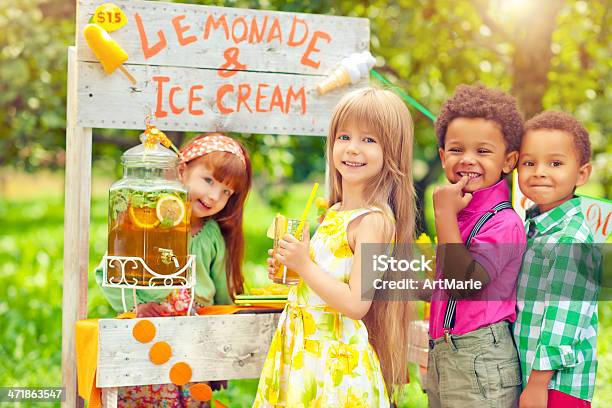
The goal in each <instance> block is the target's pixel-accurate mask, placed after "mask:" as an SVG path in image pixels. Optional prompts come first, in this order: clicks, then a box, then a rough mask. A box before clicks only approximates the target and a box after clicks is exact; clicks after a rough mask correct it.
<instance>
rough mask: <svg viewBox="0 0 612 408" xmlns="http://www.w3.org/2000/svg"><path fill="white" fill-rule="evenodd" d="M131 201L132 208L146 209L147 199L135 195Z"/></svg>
mask: <svg viewBox="0 0 612 408" xmlns="http://www.w3.org/2000/svg"><path fill="white" fill-rule="evenodd" d="M131 199H132V207H138V208H142V207H144V204H145V199H144V197H143V196H141V195H136V194H134V195H132V197H131Z"/></svg>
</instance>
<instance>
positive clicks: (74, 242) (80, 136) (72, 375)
mask: <svg viewBox="0 0 612 408" xmlns="http://www.w3.org/2000/svg"><path fill="white" fill-rule="evenodd" d="M77 69H78V67H77V64H76V50H75V49H74V47H70V48H69V50H68V100H67V109H66V114H67V118H66V181H65V183H66V184H65V186H66V187H65V205H64V284H63V292H62V386H63V387H65V390H66V391H65V393H66V400H65V401H64V402H63V403H62V406H65V407H75V406H77V401H78V397H77V376H76V354H75V333H74V330H75V323H76V321H77V320H78V319H84V318H86V317H87V276H88V259H89V209H90V195H91V143H92V133H91V128H81V127H78V125H77V124H76V110H77V107H76V103H77V101H76V90H77V84H76V81H77V74H76V70H77Z"/></svg>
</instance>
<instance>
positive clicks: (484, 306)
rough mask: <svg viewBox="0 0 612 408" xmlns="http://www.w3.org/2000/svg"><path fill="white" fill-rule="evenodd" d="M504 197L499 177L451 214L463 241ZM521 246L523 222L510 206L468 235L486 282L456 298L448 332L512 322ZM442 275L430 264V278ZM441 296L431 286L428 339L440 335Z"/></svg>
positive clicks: (507, 195) (503, 184)
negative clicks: (452, 323)
mask: <svg viewBox="0 0 612 408" xmlns="http://www.w3.org/2000/svg"><path fill="white" fill-rule="evenodd" d="M509 200H510V190H509V188H508V185H507V184H506V181H505V180H501V181H499V182H498V183H497V184H494V185H492V186H490V187H487V188H484V189H482V190H478V191H475V192H474V193H473V197H472V201H470V203H469V204H468V205H467V207H465V208H464V209H463V210H461V212H460V213H459V214H458V215H457V223H458V224H459V231H460V232H461V239H462V240H463V242H466V240H467V237H468V235H469V234H470V231H472V228H473V227H474V225H475V224H476V222H477V221H478V219H479V218H480V217H481V216H482V215H483V214H484V213H485V212H487V211H490V210H491V209H492V208H493V207H495V205H496V204H499V203H500V202H502V201H509ZM525 245H526V236H525V229H524V227H523V222H522V220H521V219H520V217H519V216H518V214H517V213H516V212H515V211H514V210H502V211H500V212H499V213H497V214H496V215H494V216H493V217H491V218H490V219H489V220H488V221H487V222H486V223H485V224H484V226H483V227H482V228H481V230H480V231H479V232H478V234H476V236H475V237H474V238H472V243H471V246H470V252H471V253H472V256H473V257H474V259H475V260H476V261H477V262H478V263H479V264H480V265H482V266H483V267H484V268H485V270H486V271H487V273H488V275H489V278H490V282H489V284H488V285H487V286H485V287H484V288H483V289H482V290H481V291H480V292H479V293H477V294H476V295H475V296H474V297H473V298H471V299H464V300H459V301H458V302H457V312H456V318H455V327H454V328H453V330H451V333H452V334H457V335H460V334H465V333H469V332H471V331H474V330H476V329H479V328H481V327H485V326H488V325H491V324H493V323H497V322H501V321H503V320H506V321H508V322H514V321H515V320H516V311H515V306H516V279H517V277H518V273H519V271H520V268H521V263H522V260H523V253H524V252H525ZM442 278H443V274H442V270H441V265H436V279H442ZM447 299H448V296H447V294H446V292H445V291H444V290H442V289H436V290H434V293H433V296H432V301H431V313H430V318H429V334H430V336H431V337H432V338H434V339H436V338H439V337H442V336H443V335H444V329H443V322H444V313H445V311H446V304H447V303H448V300H447ZM475 299H476V300H475ZM478 299H480V300H478Z"/></svg>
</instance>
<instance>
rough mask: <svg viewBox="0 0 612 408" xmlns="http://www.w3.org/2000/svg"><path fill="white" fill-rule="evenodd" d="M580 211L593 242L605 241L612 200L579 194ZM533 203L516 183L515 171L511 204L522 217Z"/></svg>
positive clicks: (611, 225)
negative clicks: (589, 229)
mask: <svg viewBox="0 0 612 408" xmlns="http://www.w3.org/2000/svg"><path fill="white" fill-rule="evenodd" d="M580 198H581V204H582V213H583V214H584V217H585V218H586V221H587V223H588V224H589V227H591V233H592V234H593V239H594V240H595V242H606V240H607V239H608V237H609V236H610V234H611V233H612V220H611V219H610V218H612V202H611V201H608V200H604V199H599V198H593V197H586V196H580ZM533 204H534V203H533V202H532V201H531V200H530V199H528V198H527V197H526V196H525V195H524V194H523V193H522V191H521V189H520V188H519V185H518V175H517V173H516V171H515V172H514V174H513V176H512V205H513V206H514V209H515V210H516V212H517V213H518V214H519V216H520V217H521V218H522V219H525V211H526V210H527V209H528V208H530V207H531V206H532V205H533Z"/></svg>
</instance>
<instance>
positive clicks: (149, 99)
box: [77, 62, 368, 135]
mask: <svg viewBox="0 0 612 408" xmlns="http://www.w3.org/2000/svg"><path fill="white" fill-rule="evenodd" d="M78 67H79V82H78V83H79V87H78V95H77V99H78V104H79V111H78V118H77V124H78V125H79V126H86V127H95V128H115V129H143V127H144V118H145V116H146V115H147V114H149V113H155V116H156V117H157V119H156V122H155V123H156V125H157V126H158V127H159V128H160V129H162V130H182V131H233V132H250V133H272V134H294V135H326V134H327V130H328V129H327V128H328V126H329V120H330V115H331V112H332V110H333V108H334V106H335V105H336V103H337V102H338V100H339V99H340V98H341V96H342V95H343V94H344V93H345V92H347V90H350V89H354V88H357V87H362V86H366V85H367V84H368V81H367V80H364V81H362V82H360V83H358V84H355V85H353V86H351V87H347V88H343V89H341V90H336V91H333V92H330V93H328V94H326V95H324V96H320V95H318V93H317V92H316V90H315V86H316V84H317V83H318V82H319V81H320V80H321V77H315V76H305V75H290V74H287V75H280V74H271V73H258V72H237V73H236V74H235V75H234V76H232V77H231V78H220V77H219V76H218V75H217V72H216V71H215V70H207V69H195V68H177V67H158V66H147V65H129V66H128V68H129V69H130V71H131V72H132V74H134V76H135V77H136V78H137V79H138V81H139V82H138V85H137V86H136V87H131V86H130V83H129V82H128V81H127V79H126V78H124V77H123V76H122V75H121V74H120V73H115V74H113V75H111V76H106V75H105V74H104V73H103V72H102V70H100V67H99V64H95V63H90V62H79V63H78ZM175 87H180V89H179V88H175ZM173 89H174V91H173ZM190 100H191V104H190ZM190 106H191V107H190ZM173 107H174V110H173Z"/></svg>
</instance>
